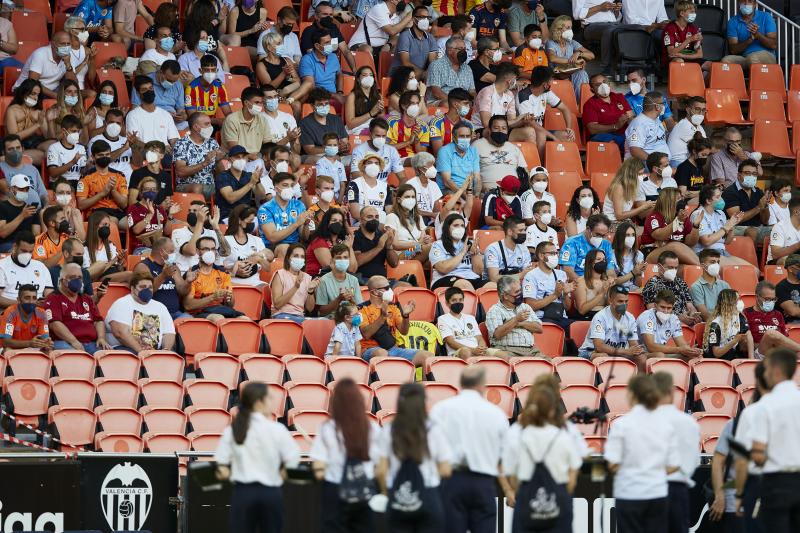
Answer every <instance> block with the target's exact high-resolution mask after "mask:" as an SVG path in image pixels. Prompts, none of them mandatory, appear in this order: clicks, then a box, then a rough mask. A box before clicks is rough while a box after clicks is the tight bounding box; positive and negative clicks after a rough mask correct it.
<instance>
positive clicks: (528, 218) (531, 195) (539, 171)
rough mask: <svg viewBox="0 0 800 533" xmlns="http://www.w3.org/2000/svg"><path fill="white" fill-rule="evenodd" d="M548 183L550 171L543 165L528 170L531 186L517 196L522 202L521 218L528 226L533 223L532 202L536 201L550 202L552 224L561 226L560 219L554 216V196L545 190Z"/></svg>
mask: <svg viewBox="0 0 800 533" xmlns="http://www.w3.org/2000/svg"><path fill="white" fill-rule="evenodd" d="M549 183H550V173H549V172H547V169H546V168H544V167H541V166H540V167H534V168H532V169H531V172H530V185H531V188H530V189H528V190H527V191H525V192H524V193H522V194H521V195H520V197H519V199H520V201H521V202H522V218H523V219H524V220H525V223H526V224H528V225H529V226H530V225H531V224H533V204H535V203H536V202H541V201H544V202H547V203H548V204H550V213H551V214H552V215H553V225H555V226H561V225H562V222H561V220H560V219H559V218H558V217H556V216H555V212H556V197H555V196H553V195H552V194H550V193H549V192H547V186H548V185H549Z"/></svg>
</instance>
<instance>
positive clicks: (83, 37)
mask: <svg viewBox="0 0 800 533" xmlns="http://www.w3.org/2000/svg"><path fill="white" fill-rule="evenodd" d="M88 40H89V32H88V31H86V30H84V31H81V32H78V42H80V43H81V44H86V41H88Z"/></svg>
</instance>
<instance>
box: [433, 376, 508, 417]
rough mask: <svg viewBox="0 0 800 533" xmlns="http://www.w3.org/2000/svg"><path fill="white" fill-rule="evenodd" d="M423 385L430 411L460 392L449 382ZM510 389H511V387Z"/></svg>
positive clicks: (488, 386)
mask: <svg viewBox="0 0 800 533" xmlns="http://www.w3.org/2000/svg"><path fill="white" fill-rule="evenodd" d="M422 385H423V386H424V387H425V405H426V406H427V408H428V411H430V409H431V407H433V406H434V405H436V404H437V403H439V402H441V401H442V400H446V399H448V398H452V397H453V396H455V395H457V394H458V389H457V388H455V387H454V386H453V385H450V384H448V383H436V382H434V381H424V382H423V383H422ZM486 387H487V389H488V388H490V387H494V385H487V386H486ZM509 390H511V389H510V388H509ZM512 394H513V393H512Z"/></svg>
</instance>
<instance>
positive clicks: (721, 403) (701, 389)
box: [694, 384, 739, 416]
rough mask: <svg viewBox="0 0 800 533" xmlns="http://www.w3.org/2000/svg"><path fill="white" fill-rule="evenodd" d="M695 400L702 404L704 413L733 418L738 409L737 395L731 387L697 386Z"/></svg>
mask: <svg viewBox="0 0 800 533" xmlns="http://www.w3.org/2000/svg"><path fill="white" fill-rule="evenodd" d="M694 391H695V399H697V400H699V401H701V402H702V403H703V410H704V411H705V412H706V413H716V414H722V415H727V416H735V415H736V411H737V410H738V409H739V393H738V392H737V391H736V389H734V388H733V387H724V386H720V385H702V384H701V385H698V386H697V387H695V390H694Z"/></svg>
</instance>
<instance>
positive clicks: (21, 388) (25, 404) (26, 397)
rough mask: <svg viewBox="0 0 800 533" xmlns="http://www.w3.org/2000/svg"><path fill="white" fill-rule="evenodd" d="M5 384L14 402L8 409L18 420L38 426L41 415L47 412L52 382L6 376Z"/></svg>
mask: <svg viewBox="0 0 800 533" xmlns="http://www.w3.org/2000/svg"><path fill="white" fill-rule="evenodd" d="M5 386H6V392H7V393H8V396H9V398H10V400H11V402H13V405H11V406H8V407H7V409H9V410H10V411H11V412H12V414H13V415H14V416H15V417H16V418H17V420H19V421H21V422H25V423H26V424H29V425H31V426H34V427H37V426H38V425H39V417H41V416H44V415H46V414H47V406H48V405H49V403H50V384H49V383H48V382H47V381H45V380H43V379H37V378H24V377H15V376H9V377H6V378H5Z"/></svg>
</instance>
